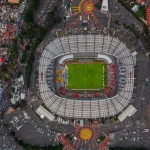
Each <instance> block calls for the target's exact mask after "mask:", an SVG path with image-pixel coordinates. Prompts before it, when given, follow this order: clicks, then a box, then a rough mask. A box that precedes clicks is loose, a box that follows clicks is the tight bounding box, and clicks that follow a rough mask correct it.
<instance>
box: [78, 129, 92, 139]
mask: <svg viewBox="0 0 150 150" xmlns="http://www.w3.org/2000/svg"><path fill="white" fill-rule="evenodd" d="M92 135H93V133H92V130H91V129H90V128H87V127H84V128H81V129H80V131H79V136H80V138H81V139H82V140H89V139H90V138H91V137H92Z"/></svg>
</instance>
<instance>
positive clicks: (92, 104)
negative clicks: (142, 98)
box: [39, 34, 134, 118]
mask: <svg viewBox="0 0 150 150" xmlns="http://www.w3.org/2000/svg"><path fill="white" fill-rule="evenodd" d="M133 86H134V64H133V58H132V55H131V52H130V50H129V49H128V48H127V46H126V45H125V43H123V42H122V41H120V40H119V39H118V38H116V37H111V36H105V35H102V34H76V35H66V36H63V37H57V38H56V39H53V40H51V41H50V42H49V43H48V44H46V45H45V47H44V49H43V51H42V53H41V56H40V60H39V94H40V97H41V99H42V101H43V102H44V104H45V106H46V107H47V109H48V110H49V111H50V112H51V113H53V114H55V115H58V116H62V117H67V118H101V117H110V116H114V115H116V114H118V113H120V112H122V111H123V110H124V109H125V108H126V107H127V106H128V104H129V103H130V100H131V97H132V93H133Z"/></svg>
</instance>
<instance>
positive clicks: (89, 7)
mask: <svg viewBox="0 0 150 150" xmlns="http://www.w3.org/2000/svg"><path fill="white" fill-rule="evenodd" d="M85 8H86V11H92V10H93V5H92V4H87V5H86V7H85Z"/></svg>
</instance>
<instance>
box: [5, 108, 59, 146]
mask: <svg viewBox="0 0 150 150" xmlns="http://www.w3.org/2000/svg"><path fill="white" fill-rule="evenodd" d="M5 120H6V122H7V123H8V125H9V127H10V129H9V130H10V131H14V132H15V134H16V137H17V138H18V139H21V140H22V141H23V142H24V143H28V144H31V145H36V146H47V145H57V144H58V140H57V138H56V132H55V131H52V130H50V129H47V128H46V127H43V126H41V125H38V124H37V122H36V121H35V120H34V119H33V118H32V117H31V116H29V114H28V113H27V112H26V111H15V112H12V113H11V114H7V115H5Z"/></svg>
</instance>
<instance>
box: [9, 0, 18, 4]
mask: <svg viewBox="0 0 150 150" xmlns="http://www.w3.org/2000/svg"><path fill="white" fill-rule="evenodd" d="M8 2H9V3H16V4H18V3H19V0H8Z"/></svg>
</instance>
